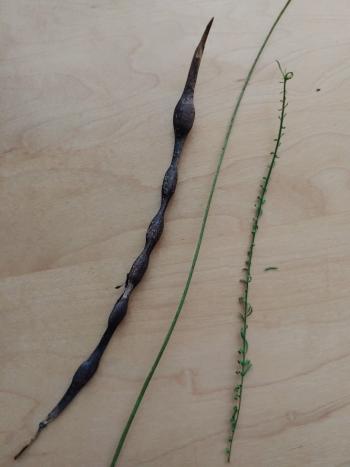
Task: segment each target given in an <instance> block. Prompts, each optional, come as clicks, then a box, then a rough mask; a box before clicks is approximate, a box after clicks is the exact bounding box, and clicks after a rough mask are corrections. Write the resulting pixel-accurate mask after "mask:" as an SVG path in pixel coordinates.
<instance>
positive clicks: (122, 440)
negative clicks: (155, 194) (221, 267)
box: [110, 0, 292, 467]
mask: <svg viewBox="0 0 350 467" xmlns="http://www.w3.org/2000/svg"><path fill="white" fill-rule="evenodd" d="M291 1H292V0H288V1H287V2H286V4H285V5H284V7H283V8H282V10H281V11H280V13H279V15H278V16H277V18H276V19H275V21H274V23H273V25H272V27H271V28H270V30H269V32H268V34H267V36H266V37H265V39H264V42H263V43H262V45H261V47H260V49H259V51H258V54H257V56H256V57H255V59H254V62H253V64H252V66H251V68H250V70H249V72H248V74H247V76H246V78H245V81H244V84H243V87H242V89H241V91H240V93H239V95H238V98H237V101H236V104H235V107H234V109H233V112H232V115H231V118H230V121H229V124H228V127H227V130H226V134H225V138H224V143H223V146H222V148H221V151H220V154H219V158H218V162H217V166H216V169H215V173H214V176H213V179H212V183H211V188H210V192H209V197H208V201H207V204H206V207H205V210H204V215H203V219H202V225H201V228H200V232H199V236H198V239H197V243H196V247H195V251H194V255H193V259H192V263H191V267H190V270H189V273H188V277H187V280H186V284H185V287H184V290H183V292H182V295H181V299H180V302H179V304H178V307H177V310H176V312H175V315H174V318H173V320H172V322H171V324H170V327H169V329H168V332H167V333H166V336H165V338H164V341H163V343H162V346H161V348H160V350H159V353H158V355H157V356H156V358H155V360H154V362H153V365H152V367H151V369H150V370H149V373H148V375H147V376H146V379H145V381H144V383H143V385H142V388H141V391H140V393H139V395H138V396H137V399H136V402H135V404H134V407H133V409H132V411H131V413H130V416H129V418H128V421H127V422H126V425H125V427H124V429H123V432H122V434H121V436H120V439H119V441H118V445H117V448H116V450H115V453H114V456H113V459H112V462H111V464H110V467H115V466H116V465H117V462H118V459H119V456H120V453H121V451H122V448H123V445H124V443H125V439H126V437H127V434H128V432H129V429H130V427H131V425H132V422H133V420H134V418H135V415H136V413H137V411H138V408H139V406H140V404H141V402H142V399H143V396H144V395H145V392H146V390H147V388H148V385H149V383H150V381H151V379H152V377H153V375H154V372H155V371H156V369H157V366H158V364H159V362H160V360H161V358H162V355H163V353H164V351H165V349H166V347H167V345H168V342H169V340H170V337H171V335H172V333H173V331H174V328H175V326H176V323H177V320H178V319H179V316H180V314H181V311H182V308H183V305H184V303H185V300H186V296H187V292H188V289H189V287H190V284H191V281H192V276H193V272H194V269H195V267H196V263H197V259H198V255H199V251H200V248H201V245H202V240H203V236H204V231H205V227H206V224H207V220H208V215H209V210H210V206H211V202H212V199H213V195H214V191H215V188H216V183H217V180H218V176H219V173H220V170H221V165H222V162H223V160H224V156H225V153H226V149H227V145H228V141H229V138H230V135H231V132H232V127H233V124H234V121H235V119H236V116H237V113H238V109H239V107H240V105H241V101H242V98H243V95H244V93H245V90H246V88H247V86H248V84H249V82H250V79H251V77H252V74H253V72H254V70H255V67H256V65H257V63H258V61H259V58H260V56H261V54H262V52H263V50H264V48H265V46H266V44H267V42H268V40H269V39H270V36H271V34H272V32H273V30H274V29H275V27H276V25H277V23H278V22H279V20H280V19H281V17H282V15H283V13H284V12H285V10H286V9H287V7H288V5H289V4H290V3H291Z"/></svg>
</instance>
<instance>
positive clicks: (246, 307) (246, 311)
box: [227, 62, 293, 462]
mask: <svg viewBox="0 0 350 467" xmlns="http://www.w3.org/2000/svg"><path fill="white" fill-rule="evenodd" d="M277 64H278V67H279V69H280V71H281V73H282V77H283V82H282V83H283V88H282V94H283V97H282V100H281V103H282V106H281V109H280V115H279V120H280V124H279V128H278V134H277V137H276V139H275V142H276V144H275V147H274V150H273V151H272V152H271V156H272V157H271V161H270V164H269V167H268V171H267V174H266V176H265V177H264V178H263V183H262V184H261V185H260V190H259V195H258V198H257V202H256V209H255V215H254V219H253V224H252V230H251V237H250V245H249V248H248V254H247V261H246V267H245V268H244V270H245V279H244V281H243V282H244V292H243V297H242V299H241V300H242V302H241V303H242V307H243V312H242V314H241V317H242V321H243V325H242V328H241V339H242V347H241V350H240V351H239V355H240V361H241V362H247V360H246V356H247V349H248V342H247V329H248V324H247V321H248V316H249V315H250V314H251V311H252V309H251V305H250V303H249V284H250V282H251V280H252V275H251V270H252V261H253V253H254V247H255V239H256V235H257V232H258V228H259V219H260V217H261V215H262V209H263V205H264V202H265V195H266V192H267V187H268V185H269V182H270V179H271V174H272V170H273V168H274V166H275V163H276V159H277V157H278V149H279V147H280V144H281V139H282V136H283V129H284V128H285V127H284V125H283V124H284V119H285V116H286V107H287V100H286V99H287V81H288V80H290V79H291V78H292V77H293V73H291V72H289V73H287V72H283V70H282V68H281V65H280V63H279V62H277ZM249 367H250V362H249V365H248V367H247V366H246V364H244V363H239V370H238V371H237V373H238V374H239V375H240V379H239V392H238V396H237V394H235V399H236V400H237V402H236V403H235V404H234V407H233V412H232V419H231V434H230V438H229V444H228V448H227V462H230V460H231V453H232V444H233V437H234V434H235V431H236V429H237V425H238V419H239V414H240V411H241V405H242V398H243V389H244V378H245V375H246V374H247V371H245V369H246V368H249Z"/></svg>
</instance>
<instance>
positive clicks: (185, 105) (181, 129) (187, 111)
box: [15, 18, 214, 459]
mask: <svg viewBox="0 0 350 467" xmlns="http://www.w3.org/2000/svg"><path fill="white" fill-rule="evenodd" d="M213 20H214V18H212V19H211V20H210V22H209V23H208V25H207V27H206V28H205V31H204V33H203V36H202V38H201V40H200V42H199V44H198V46H197V48H196V50H195V53H194V55H193V59H192V62H191V66H190V70H189V73H188V76H187V80H186V84H185V87H184V90H183V93H182V95H181V97H180V99H179V101H178V103H177V104H176V107H175V110H174V115H173V125H174V134H175V142H174V151H173V156H172V159H171V163H170V165H169V167H168V169H167V171H166V172H165V176H164V180H163V185H162V193H161V203H160V207H159V210H158V212H157V214H156V215H155V216H154V217H153V219H152V221H151V223H150V224H149V227H148V229H147V232H146V242H145V246H144V248H143V250H142V251H141V253H140V254H139V256H138V257H137V258H136V260H135V261H134V263H133V265H132V266H131V269H130V271H129V273H128V275H127V276H126V281H125V284H124V290H123V293H122V295H121V296H120V297H119V299H118V300H117V302H116V304H115V305H114V307H113V309H112V311H111V313H110V315H109V318H108V324H107V328H106V330H105V332H104V333H103V335H102V337H101V339H100V342H99V343H98V345H97V347H96V348H95V350H94V351H93V352H92V354H91V355H90V356H89V357H88V358H87V359H86V360H85V361H84V362H83V363H82V364H81V365H80V366H79V368H78V369H77V370H76V372H75V374H74V375H73V378H72V381H71V383H70V385H69V387H68V389H67V391H66V392H65V394H64V395H63V397H62V398H61V400H60V401H59V402H58V404H57V405H56V406H55V407H54V408H53V409H52V410H51V412H50V413H49V414H48V415H47V417H46V418H45V419H44V420H43V421H42V422H40V423H39V427H38V430H37V432H36V434H35V436H34V437H33V438H32V439H31V440H30V441H29V443H28V444H26V445H25V446H24V447H23V448H22V449H21V450H20V451H19V452H18V453H17V454H16V456H15V459H18V458H19V457H20V456H21V455H22V453H23V452H24V451H25V450H26V449H27V448H28V447H29V446H31V444H33V442H34V441H35V440H36V439H37V438H38V436H39V434H40V433H41V432H42V430H43V429H44V428H46V427H47V425H48V424H49V423H51V422H52V421H53V420H55V418H57V417H58V416H59V415H60V414H61V413H62V412H63V410H64V409H65V408H66V407H67V406H68V405H69V404H70V403H71V402H72V400H73V399H74V398H75V397H76V396H77V394H78V393H79V392H80V391H81V389H82V388H83V387H84V386H85V385H86V384H87V383H88V382H89V381H90V379H91V378H92V377H93V375H94V374H95V372H96V370H97V368H98V365H99V363H100V360H101V357H102V355H103V353H104V351H105V350H106V348H107V345H108V343H109V341H110V339H111V337H112V336H113V333H114V331H115V330H116V328H117V327H118V325H119V324H120V322H121V321H122V320H123V318H124V317H125V315H126V313H127V310H128V302H129V297H130V294H131V293H132V291H133V290H134V289H135V287H136V286H137V285H138V284H139V283H140V281H141V280H142V278H143V276H144V274H145V272H146V270H147V267H148V263H149V258H150V255H151V253H152V250H153V248H154V246H155V245H156V243H157V242H158V240H159V238H160V237H161V235H162V232H163V228H164V216H165V211H166V208H167V206H168V203H169V201H170V199H171V197H172V196H173V194H174V192H175V189H176V184H177V166H178V162H179V158H180V155H181V152H182V148H183V145H184V142H185V139H186V137H187V135H188V133H189V132H190V130H191V128H192V125H193V122H194V117H195V109H194V104H193V97H194V89H195V85H196V81H197V75H198V70H199V66H200V63H201V59H202V55H203V51H204V46H205V42H206V40H207V37H208V34H209V31H210V28H211V25H212V23H213Z"/></svg>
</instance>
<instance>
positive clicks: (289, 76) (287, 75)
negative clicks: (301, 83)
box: [276, 60, 294, 81]
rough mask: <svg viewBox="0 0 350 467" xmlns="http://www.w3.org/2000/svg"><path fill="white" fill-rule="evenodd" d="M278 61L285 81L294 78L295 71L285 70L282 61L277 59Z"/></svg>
mask: <svg viewBox="0 0 350 467" xmlns="http://www.w3.org/2000/svg"><path fill="white" fill-rule="evenodd" d="M276 63H277V66H278V68H279V70H280V72H281V75H282V76H283V79H284V80H285V81H288V80H289V79H292V78H293V76H294V73H293V72H292V71H287V70H285V71H283V69H282V67H281V64H280V62H279V61H278V60H276Z"/></svg>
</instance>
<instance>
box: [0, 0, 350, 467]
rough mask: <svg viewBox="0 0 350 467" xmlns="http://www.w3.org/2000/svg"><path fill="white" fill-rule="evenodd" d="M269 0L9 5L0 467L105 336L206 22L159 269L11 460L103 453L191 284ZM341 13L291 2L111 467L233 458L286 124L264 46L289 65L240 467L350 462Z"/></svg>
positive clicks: (3, 38)
mask: <svg viewBox="0 0 350 467" xmlns="http://www.w3.org/2000/svg"><path fill="white" fill-rule="evenodd" d="M281 3H282V2H281V1H280V0H254V1H251V2H232V1H224V0H219V1H217V2H210V1H206V0H202V1H199V0H194V1H190V2H188V1H187V2H185V1H183V0H179V1H178V2H170V1H168V0H162V1H160V0H151V1H149V2H148V3H147V7H146V6H145V3H144V2H141V1H140V0H137V1H135V2H128V1H126V0H118V1H116V0H103V1H101V2H96V1H93V0H79V1H77V0H61V1H57V0H49V1H45V2H44V1H40V0H34V1H33V0H20V1H18V2H13V1H9V0H1V1H0V11H1V15H0V17H1V28H0V79H1V83H2V90H1V103H0V106H1V117H0V119H1V125H0V132H1V137H0V151H1V160H0V164H1V165H0V167H1V178H0V191H1V200H2V202H1V204H0V215H1V220H2V226H3V228H2V229H1V232H0V242H1V243H0V244H1V264H0V288H1V294H0V296H1V308H0V309H1V320H2V326H1V329H0V333H1V335H0V343H1V344H0V345H1V352H0V354H1V356H0V371H1V374H0V407H1V409H0V413H1V417H0V426H1V434H0V446H1V448H0V453H1V457H0V464H1V466H4V467H5V466H6V467H8V466H12V465H14V462H13V461H12V457H11V456H12V455H13V454H14V453H15V451H16V449H18V447H19V446H20V445H21V444H22V442H23V441H26V440H27V438H28V437H29V436H30V434H31V433H33V430H34V428H35V426H36V423H37V422H38V420H39V419H40V418H41V417H42V416H43V415H45V414H46V412H47V411H48V410H49V409H50V407H51V406H52V404H53V403H54V402H55V401H56V400H57V399H58V397H59V396H60V395H61V394H62V392H63V391H64V390H65V388H66V385H67V383H68V381H69V378H70V375H71V374H72V372H73V371H74V369H75V368H76V366H77V365H78V364H79V362H80V361H81V360H82V359H83V358H84V357H85V356H87V355H88V353H89V352H90V351H91V349H92V348H93V346H94V344H95V342H96V340H97V337H98V336H99V334H100V333H101V331H102V329H103V326H104V324H105V320H106V316H107V314H108V312H109V310H110V308H111V305H112V304H113V302H114V300H115V298H116V296H117V293H116V292H117V291H115V290H114V288H113V287H114V286H115V285H116V284H118V283H120V282H121V280H123V278H124V276H125V273H126V271H127V270H128V268H129V266H130V263H131V260H132V258H133V257H134V256H135V253H137V251H138V250H139V249H140V246H142V244H143V240H144V232H145V228H146V227H147V225H148V221H149V219H150V216H151V215H152V213H153V212H154V211H155V208H156V206H157V205H158V203H159V188H160V183H161V179H162V174H163V173H164V170H165V168H166V167H167V165H168V163H169V159H170V154H171V148H172V143H173V139H172V124H171V116H172V109H173V107H174V105H175V103H176V100H177V98H178V95H179V93H180V92H181V89H182V87H183V84H184V79H185V76H186V72H187V69H188V66H189V62H190V60H191V56H192V52H193V47H194V45H195V44H196V43H197V40H198V37H199V36H200V34H201V32H202V29H203V26H204V25H205V24H206V22H207V21H208V20H209V18H210V17H211V16H215V22H214V26H213V30H212V33H211V37H210V40H209V41H208V43H207V46H206V54H205V56H204V59H203V63H202V67H201V74H200V76H199V80H198V84H197V90H196V98H195V100H196V114H197V119H196V123H195V126H194V128H193V130H192V132H191V135H190V136H189V138H188V144H187V145H186V147H185V150H184V154H183V156H184V157H183V159H182V161H181V164H180V170H179V184H178V189H177V192H176V195H175V197H174V199H173V201H172V203H171V206H170V209H169V212H168V214H167V228H166V229H165V231H164V234H163V237H162V239H161V241H160V243H159V246H158V247H157V248H156V249H155V250H154V254H153V256H152V260H151V265H150V269H149V271H148V272H147V274H146V276H145V278H144V281H143V283H142V284H141V285H140V287H139V288H138V290H137V291H136V292H135V296H134V297H133V298H132V301H131V303H130V314H129V316H128V317H127V319H126V320H125V321H124V323H123V325H122V326H121V328H120V330H119V331H118V333H117V335H116V336H115V338H114V339H113V341H112V342H111V345H110V348H109V351H108V352H107V353H106V355H105V357H104V359H103V361H102V362H101V366H100V368H99V370H98V375H97V376H96V378H95V379H94V380H93V381H92V382H91V383H90V384H89V386H88V387H87V388H86V389H85V390H84V391H83V392H82V394H81V395H80V396H79V397H78V398H77V400H76V401H75V403H74V404H73V405H72V407H71V408H70V409H69V410H67V412H66V413H65V414H64V415H62V417H61V418H60V419H59V420H57V422H56V423H55V425H52V426H51V427H50V428H48V429H47V431H46V433H44V434H43V435H42V438H41V439H40V440H39V441H38V443H37V445H36V446H33V448H32V450H31V451H30V452H28V455H26V456H25V457H23V459H22V460H21V461H20V462H19V463H18V465H23V466H25V467H34V466H35V467H38V466H40V467H41V466H44V465H45V467H47V466H49V467H72V466H84V467H96V466H105V465H108V462H109V461H110V459H111V456H112V452H113V448H114V446H115V443H116V440H117V437H118V434H119V433H120V431H121V428H122V425H123V423H124V422H125V420H126V418H127V416H128V414H129V410H130V408H131V405H132V403H133V402H134V399H135V397H136V394H137V392H138V390H139V388H140V385H141V383H142V381H143V378H144V376H145V374H146V372H147V369H148V367H149V365H150V363H151V362H152V360H153V358H154V356H155V354H156V352H157V350H158V348H159V346H160V343H161V341H162V337H163V335H164V332H165V330H166V329H167V326H168V323H169V321H170V319H171V317H172V315H173V313H174V309H175V307H176V304H177V301H178V298H179V295H180V292H181V289H182V287H183V283H184V280H185V274H186V272H187V270H188V267H189V262H190V258H191V256H192V252H193V247H194V242H195V239H196V236H197V233H198V230H199V224H200V218H201V215H202V211H203V208H204V205H205V201H206V193H207V191H208V188H209V184H210V178H211V175H212V173H213V170H214V167H215V163H216V157H217V155H218V152H219V148H220V146H221V144H222V139H223V134H224V130H225V128H226V124H227V119H228V117H229V114H230V112H231V109H232V106H233V102H234V99H235V97H236V96H237V94H238V92H239V89H240V86H241V84H242V79H243V78H244V76H245V74H246V71H247V69H248V67H249V65H250V63H251V61H252V59H253V58H254V56H255V53H256V50H257V48H258V46H259V44H260V43H261V40H262V38H263V36H264V34H265V33H266V31H267V29H268V27H269V26H270V24H271V23H272V21H273V18H274V17H275V16H276V14H277V12H278V11H279V10H280V8H281ZM349 18H350V5H349V3H348V2H347V1H346V0H336V1H335V2H327V1H325V0H320V1H317V2H316V1H315V0H313V1H309V2H301V1H296V0H295V1H294V2H292V4H291V6H290V7H289V9H288V11H287V14H286V16H285V18H284V19H283V20H282V22H281V24H280V25H279V27H278V29H277V30H276V32H275V33H274V35H273V37H272V39H271V42H270V45H269V47H268V49H267V51H266V53H264V55H263V57H262V60H261V62H260V65H259V66H258V70H257V73H256V74H255V76H254V77H253V81H252V84H251V86H250V87H249V89H248V91H247V94H246V97H245V99H244V102H243V106H242V108H241V112H240V115H239V118H238V120H237V125H236V128H235V129H234V135H233V138H232V140H231V143H230V147H229V150H228V152H227V157H226V159H225V162H224V167H223V172H222V174H221V177H220V180H219V185H218V189H217V192H216V195H215V201H214V205H213V209H212V211H211V216H210V219H209V224H208V229H207V233H206V237H205V240H204V245H203V250H202V253H201V256H200V259H199V264H198V267H197V271H196V273H195V277H194V281H193V285H192V289H191V291H190V293H189V297H188V300H187V304H186V306H185V310H184V314H183V316H182V318H181V320H180V322H179V325H178V327H177V329H176V332H175V335H174V338H173V339H172V341H171V343H170V345H169V349H168V351H167V352H166V354H165V356H164V359H163V360H162V363H161V365H160V368H159V370H158V371H157V374H156V377H155V380H154V381H153V383H152V384H151V386H150V390H149V391H148V393H147V395H146V398H145V402H144V404H143V405H142V407H141V410H140V412H139V414H138V416H137V418H136V420H135V423H134V425H133V428H132V430H131V432H130V435H129V438H128V441H127V444H126V448H125V450H124V452H123V454H122V458H121V462H120V466H121V467H123V466H125V467H136V466H140V467H141V466H142V467H164V466H165V465H166V466H168V467H179V466H182V467H195V466H201V467H209V466H210V467H212V466H215V467H220V466H224V465H226V464H225V458H224V452H223V451H224V448H225V444H226V443H225V442H226V438H227V433H228V417H229V415H230V409H231V390H232V387H233V384H234V374H233V366H234V365H233V363H234V359H235V358H236V355H235V350H236V348H237V346H238V342H239V335H238V331H239V323H238V318H237V312H238V310H239V305H238V303H237V297H238V296H239V292H240V285H239V283H238V281H239V278H240V270H241V267H242V265H243V262H244V258H245V252H246V248H247V244H248V232H249V228H250V220H251V217H252V212H253V206H252V204H253V202H254V199H255V195H256V188H257V183H258V182H259V180H260V178H261V176H262V174H263V171H264V167H265V165H266V163H267V156H266V155H267V154H268V153H269V152H270V150H271V145H272V139H273V138H274V135H275V131H276V127H277V123H278V122H277V108H278V99H279V94H278V93H279V90H280V88H279V82H278V81H279V72H278V70H277V67H276V65H275V64H274V60H275V59H279V60H280V61H281V62H282V64H285V65H288V69H290V70H292V71H294V73H295V77H294V79H293V81H292V82H291V86H290V92H289V102H290V104H289V114H288V116H287V135H286V137H285V139H284V143H283V147H282V151H281V159H280V160H279V162H278V165H277V167H276V171H275V172H274V176H273V180H272V183H271V188H270V190H269V193H268V201H267V203H268V204H267V207H266V209H265V212H264V217H263V218H262V221H261V230H260V231H259V238H258V242H257V249H256V254H255V271H254V283H253V287H252V302H253V305H254V310H255V312H254V315H253V316H252V319H251V323H250V327H249V333H250V335H249V341H250V356H251V359H252V361H253V365H254V368H253V370H252V371H251V373H250V374H249V377H248V379H247V389H246V392H245V401H244V408H243V411H242V413H241V418H240V428H239V430H238V432H237V437H236V440H235V446H234V455H233V465H234V466H235V467H243V466H245V467H247V466H249V467H256V466H259V467H295V466H310V467H348V466H350V445H349V440H348V427H349V417H350V377H349V374H350V371H349V370H350V337H349V326H350V306H349V305H350V289H349V283H350V242H349V239H348V231H349V228H350V216H349V214H350V212H349V206H350V203H349V201H350V162H349V143H350V130H349V125H348V120H347V116H348V114H349V111H350V98H349V96H350V92H349V87H350V61H349V44H350V31H349V28H348V23H349ZM317 89H320V91H316V90H317ZM266 266H277V267H278V268H279V270H278V271H269V272H264V268H265V267H266Z"/></svg>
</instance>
